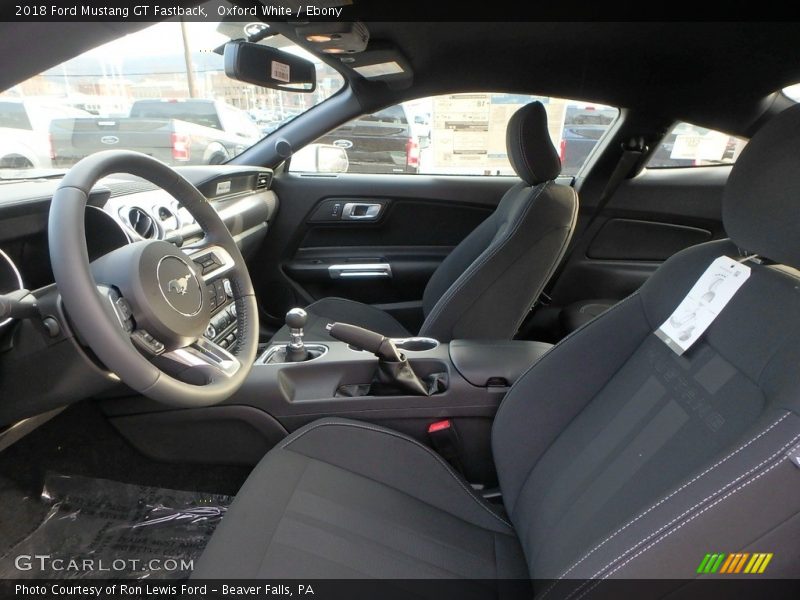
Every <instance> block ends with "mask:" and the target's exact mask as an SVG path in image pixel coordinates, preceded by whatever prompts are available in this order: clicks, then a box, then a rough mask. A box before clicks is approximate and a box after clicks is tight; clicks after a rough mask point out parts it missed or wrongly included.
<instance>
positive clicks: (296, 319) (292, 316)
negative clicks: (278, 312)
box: [286, 308, 308, 335]
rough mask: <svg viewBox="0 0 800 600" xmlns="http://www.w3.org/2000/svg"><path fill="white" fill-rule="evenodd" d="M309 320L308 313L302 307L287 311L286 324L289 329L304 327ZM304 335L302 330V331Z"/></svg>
mask: <svg viewBox="0 0 800 600" xmlns="http://www.w3.org/2000/svg"><path fill="white" fill-rule="evenodd" d="M307 321H308V313H307V312H306V311H304V310H303V309H302V308H293V309H292V310H290V311H289V312H287V313H286V325H287V326H288V327H289V329H301V330H302V329H303V327H305V326H306V322H307ZM301 335H302V332H301Z"/></svg>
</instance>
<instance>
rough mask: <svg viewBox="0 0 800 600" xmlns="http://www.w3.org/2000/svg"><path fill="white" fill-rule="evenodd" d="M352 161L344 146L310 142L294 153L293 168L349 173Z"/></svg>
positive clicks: (300, 170) (316, 171)
mask: <svg viewBox="0 0 800 600" xmlns="http://www.w3.org/2000/svg"><path fill="white" fill-rule="evenodd" d="M349 168H350V161H349V160H348V158H347V152H346V151H345V149H344V148H339V147H338V146H332V145H330V144H310V145H308V146H306V147H305V148H301V149H300V150H298V151H297V152H295V153H294V154H293V155H292V163H291V170H292V171H295V172H300V173H347V170H348V169H349Z"/></svg>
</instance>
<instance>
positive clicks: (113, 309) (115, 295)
mask: <svg viewBox="0 0 800 600" xmlns="http://www.w3.org/2000/svg"><path fill="white" fill-rule="evenodd" d="M97 291H98V292H99V293H100V295H101V296H102V297H103V299H104V300H105V301H106V304H105V306H106V310H107V311H108V312H110V313H111V314H113V315H114V317H115V318H116V322H117V323H118V324H119V327H120V329H121V331H122V332H123V333H125V334H131V333H133V331H134V329H135V327H136V323H135V322H134V320H133V309H132V308H131V305H130V303H129V302H128V301H127V300H126V299H125V298H123V297H122V295H121V294H120V293H119V290H117V289H116V288H115V287H113V286H109V285H103V284H100V285H98V286H97Z"/></svg>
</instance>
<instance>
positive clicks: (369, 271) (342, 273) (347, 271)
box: [328, 263, 392, 279]
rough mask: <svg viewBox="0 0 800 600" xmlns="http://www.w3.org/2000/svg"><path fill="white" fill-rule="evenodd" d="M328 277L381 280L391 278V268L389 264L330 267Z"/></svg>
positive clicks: (353, 264) (354, 264)
mask: <svg viewBox="0 0 800 600" xmlns="http://www.w3.org/2000/svg"><path fill="white" fill-rule="evenodd" d="M328 275H330V277H331V279H382V278H388V277H391V276H392V267H391V266H390V265H389V263H363V264H356V263H352V264H344V265H331V266H330V267H328Z"/></svg>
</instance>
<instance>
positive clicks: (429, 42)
mask: <svg viewBox="0 0 800 600" xmlns="http://www.w3.org/2000/svg"><path fill="white" fill-rule="evenodd" d="M142 26H143V24H141V23H140V24H131V23H105V24H103V23H96V22H95V23H1V24H0V52H2V54H3V55H4V56H5V57H7V58H6V60H5V61H4V65H3V69H2V72H1V73H0V88H6V87H10V86H11V85H13V84H14V83H17V82H19V81H22V80H24V79H25V78H27V77H29V76H31V75H34V74H36V73H38V72H41V71H42V70H44V69H46V68H48V67H50V66H53V65H55V64H58V63H59V62H62V61H64V60H66V59H68V58H69V57H70V56H74V55H76V54H78V53H80V52H82V51H84V50H86V49H88V48H90V47H92V46H96V45H98V44H100V43H103V42H105V41H107V40H108V39H110V38H113V37H115V36H117V35H120V34H121V33H122V32H125V33H128V32H129V31H130V30H133V29H136V28H140V27H142ZM367 27H368V28H369V30H370V34H371V39H372V40H376V41H377V40H380V41H390V42H393V43H394V44H395V45H396V46H397V47H399V48H400V49H401V51H402V52H403V53H404V54H405V55H406V57H407V58H408V59H409V61H410V63H411V65H412V69H413V70H414V84H413V86H412V87H411V88H409V89H406V90H398V91H393V92H391V94H389V95H387V96H384V98H386V99H387V101H391V100H400V99H406V98H411V97H422V96H428V95H435V94H441V93H448V92H456V91H515V92H528V93H536V94H542V95H551V96H559V97H564V98H570V99H576V100H587V101H594V102H601V103H604V104H610V105H613V106H619V107H623V108H629V109H632V110H635V111H640V112H644V113H648V114H653V115H656V116H664V117H670V118H677V119H683V120H687V121H691V122H694V123H697V124H701V125H706V126H710V127H715V128H717V129H721V130H724V131H728V132H731V133H738V134H743V135H749V134H751V133H752V131H753V129H754V128H755V126H756V121H757V120H758V119H759V118H760V117H761V116H762V115H764V113H765V112H768V111H769V112H774V111H775V110H777V109H780V108H784V107H785V106H786V105H787V103H786V102H785V99H783V97H778V98H777V99H776V98H775V97H774V96H773V97H771V98H770V94H771V93H772V92H774V91H775V90H778V89H780V88H782V87H784V86H786V85H789V84H792V83H797V82H800V40H799V39H798V35H797V34H798V27H797V24H794V23H563V22H562V23H541V22H516V23H495V22H490V23H479V22H469V23H443V22H434V23H427V22H412V23H409V22H406V23H402V22H391V23H386V22H370V23H368V24H367ZM30 40H36V42H35V43H33V44H30V43H29V41H30ZM42 40H47V43H42ZM21 49H24V50H23V51H20V50H21ZM21 58H24V60H21ZM353 76H354V77H358V76H355V75H353ZM376 85H377V86H380V87H381V88H383V87H384V84H371V85H367V86H361V87H360V88H359V89H360V90H361V93H369V92H370V91H372V88H373V87H375V86H376ZM375 91H377V90H375ZM380 95H381V96H383V94H380ZM773 101H774V102H776V105H775V106H772V107H771V103H772V102H773ZM365 104H369V102H365ZM770 108H772V110H771V111H770Z"/></svg>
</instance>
